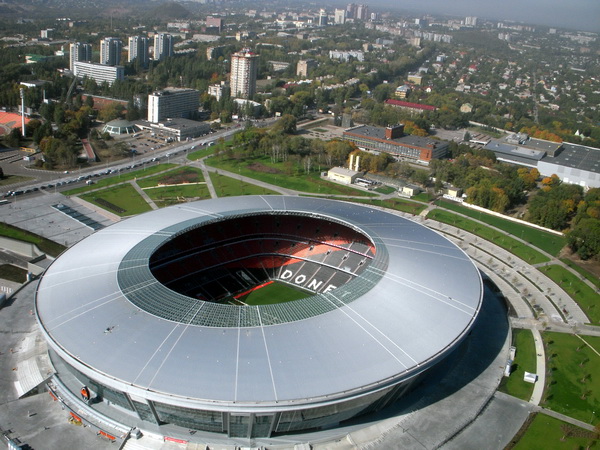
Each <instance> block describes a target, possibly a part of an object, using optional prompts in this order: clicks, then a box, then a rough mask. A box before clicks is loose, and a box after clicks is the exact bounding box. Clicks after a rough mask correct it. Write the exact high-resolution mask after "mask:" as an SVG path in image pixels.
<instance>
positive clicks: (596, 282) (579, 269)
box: [560, 258, 600, 289]
mask: <svg viewBox="0 0 600 450" xmlns="http://www.w3.org/2000/svg"><path fill="white" fill-rule="evenodd" d="M560 260H561V261H562V262H564V263H565V264H566V265H567V266H569V267H570V268H571V269H574V270H576V271H577V272H579V274H580V275H581V276H582V277H583V278H586V279H587V280H588V281H591V282H592V283H593V284H594V285H595V286H596V288H597V289H600V278H598V277H597V276H595V275H593V274H591V273H590V272H588V271H587V270H585V269H584V268H583V267H580V266H578V265H577V264H575V263H574V262H573V261H571V260H570V259H567V258H561V259H560Z"/></svg>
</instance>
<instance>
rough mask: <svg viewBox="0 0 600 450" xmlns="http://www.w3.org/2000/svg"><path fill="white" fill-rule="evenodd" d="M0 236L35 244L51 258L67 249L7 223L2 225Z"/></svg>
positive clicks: (0, 224)
mask: <svg viewBox="0 0 600 450" xmlns="http://www.w3.org/2000/svg"><path fill="white" fill-rule="evenodd" d="M0 236H4V237H8V238H12V239H16V240H19V241H25V242H29V243H31V244H35V245H37V247H38V248H39V249H40V250H41V251H43V252H44V253H47V254H48V255H50V256H58V255H60V254H61V253H62V252H63V251H64V250H65V249H66V247H65V246H63V245H60V244H57V243H56V242H54V241H51V240H49V239H46V238H43V237H41V236H39V235H37V234H34V233H30V232H29V231H25V230H22V229H21V228H17V227H14V226H12V225H9V224H7V223H0Z"/></svg>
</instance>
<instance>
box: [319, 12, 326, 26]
mask: <svg viewBox="0 0 600 450" xmlns="http://www.w3.org/2000/svg"><path fill="white" fill-rule="evenodd" d="M319 26H320V27H324V26H327V11H325V10H324V9H320V10H319Z"/></svg>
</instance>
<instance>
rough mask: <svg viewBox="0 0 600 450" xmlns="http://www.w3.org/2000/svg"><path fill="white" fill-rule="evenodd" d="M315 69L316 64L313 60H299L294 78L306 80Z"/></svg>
mask: <svg viewBox="0 0 600 450" xmlns="http://www.w3.org/2000/svg"><path fill="white" fill-rule="evenodd" d="M315 67H317V62H316V61H315V60H314V59H301V60H300V61H298V65H297V66H296V76H299V77H303V78H308V75H309V73H310V71H311V70H312V69H314V68H315Z"/></svg>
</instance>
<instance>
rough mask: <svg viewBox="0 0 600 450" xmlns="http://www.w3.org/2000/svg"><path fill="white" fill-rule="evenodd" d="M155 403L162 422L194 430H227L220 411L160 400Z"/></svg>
mask: <svg viewBox="0 0 600 450" xmlns="http://www.w3.org/2000/svg"><path fill="white" fill-rule="evenodd" d="M153 405H154V409H155V410H156V414H157V415H158V418H159V419H160V421H161V422H164V423H173V424H175V425H179V426H180V427H184V428H191V429H193V430H204V431H212V432H216V433H222V432H223V431H225V430H224V429H223V413H221V412H219V411H206V410H202V409H191V408H184V407H181V406H174V405H167V404H165V403H158V402H154V403H153Z"/></svg>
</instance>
